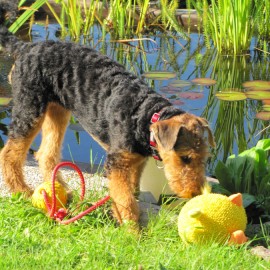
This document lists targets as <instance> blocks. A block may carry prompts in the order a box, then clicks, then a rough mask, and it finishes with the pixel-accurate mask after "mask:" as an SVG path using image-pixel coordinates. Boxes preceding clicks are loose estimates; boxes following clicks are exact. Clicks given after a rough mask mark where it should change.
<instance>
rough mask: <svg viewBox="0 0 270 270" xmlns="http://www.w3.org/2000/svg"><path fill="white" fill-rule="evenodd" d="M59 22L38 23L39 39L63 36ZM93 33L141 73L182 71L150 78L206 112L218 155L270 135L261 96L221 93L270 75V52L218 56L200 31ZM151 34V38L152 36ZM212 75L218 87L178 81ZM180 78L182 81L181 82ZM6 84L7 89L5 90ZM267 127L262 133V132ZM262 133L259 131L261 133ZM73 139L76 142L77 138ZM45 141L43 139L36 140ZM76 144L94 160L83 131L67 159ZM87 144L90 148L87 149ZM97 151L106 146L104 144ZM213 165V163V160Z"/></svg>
mask: <svg viewBox="0 0 270 270" xmlns="http://www.w3.org/2000/svg"><path fill="white" fill-rule="evenodd" d="M57 31H58V28H57V25H50V27H48V30H47V31H46V30H44V28H43V27H42V26H40V25H35V26H34V28H33V36H32V39H33V42H36V41H39V40H44V39H58V38H57ZM91 31H92V32H91V36H90V37H89V38H88V39H87V40H85V39H83V38H82V40H81V43H86V44H87V45H90V46H92V47H95V48H96V49H98V50H100V51H101V52H103V53H104V54H107V55H109V56H110V57H112V58H114V59H115V60H117V61H118V62H120V63H122V64H123V65H125V66H126V67H127V69H128V70H129V71H131V72H133V73H135V74H137V75H138V76H141V75H142V74H143V73H144V72H147V71H152V70H159V71H171V72H175V73H176V78H174V79H169V80H151V79H149V80H147V79H145V80H147V81H148V82H149V85H150V86H152V87H154V88H155V89H156V91H158V92H159V93H160V94H161V95H163V96H165V97H166V98H168V99H170V100H171V101H172V103H174V104H175V106H179V107H181V108H183V109H184V110H187V111H189V112H191V113H194V114H196V115H198V116H203V117H205V118H206V119H207V120H208V121H209V122H210V123H211V127H212V129H213V132H214V135H215V138H216V142H217V148H216V150H215V151H213V159H212V161H215V160H217V159H221V160H223V161H225V160H226V158H227V156H228V155H230V154H232V153H235V154H237V153H238V152H241V151H243V150H245V149H246V148H247V147H251V146H254V145H255V144H256V142H257V141H258V140H259V139H261V138H265V137H268V136H269V130H268V129H265V128H266V127H267V126H268V121H267V122H266V121H261V120H258V119H256V118H255V115H256V113H257V112H258V111H259V110H260V108H261V101H256V100H250V99H247V100H244V101H237V102H228V101H221V100H219V99H217V98H216V97H215V94H216V93H217V92H219V91H222V90H224V89H243V86H242V84H243V82H245V81H249V80H270V78H269V77H270V72H269V58H270V57H269V56H268V58H267V57H265V56H264V57H263V56H262V55H261V54H258V53H254V54H253V55H250V56H248V57H247V56H245V57H240V56H236V57H224V56H218V55H217V54H216V53H215V52H213V51H207V50H206V48H205V46H204V43H203V39H202V37H201V36H200V35H198V34H191V42H190V43H188V42H186V41H184V40H177V39H175V38H173V37H171V36H169V35H164V34H162V33H157V35H156V36H151V37H147V39H141V40H140V39H139V40H135V41H126V42H121V43H118V42H114V41H113V42H110V41H111V40H110V36H109V35H107V36H106V37H105V40H102V33H101V31H100V30H99V29H98V28H96V27H94V28H93V29H92V30H91ZM150 38H151V39H150ZM11 62H12V61H10V59H9V58H7V57H6V56H2V57H0V94H1V95H2V94H3V95H10V86H9V84H8V83H7V74H8V71H9V69H10V67H11V64H12V63H11ZM201 77H206V78H211V79H214V80H216V81H217V83H216V84H215V85H213V86H199V85H197V84H190V85H189V84H187V85H184V86H180V87H172V85H174V86H175V84H174V83H173V82H174V81H175V80H177V81H178V80H184V81H188V82H190V81H191V80H192V79H195V78H201ZM177 83H178V82H177ZM2 89H3V91H2ZM1 117H2V118H1V119H0V129H1V130H2V134H3V133H6V124H7V123H8V113H7V112H6V110H5V115H3V116H1ZM262 130H264V131H263V132H261V133H260V131H262ZM74 132H76V134H77V135H78V134H79V135H80V140H79V141H80V144H81V145H83V147H81V145H78V146H77V147H76V146H74V144H73V143H74V142H76V138H77V140H78V136H77V135H76V136H75V135H74ZM257 134H259V135H257ZM72 140H73V141H72ZM35 144H36V146H37V145H38V144H39V139H37V140H36V142H35ZM71 144H73V146H74V148H73V149H71V152H72V153H73V154H74V155H75V158H74V159H75V160H78V161H83V162H89V150H88V149H90V148H91V147H92V148H93V145H95V143H94V142H93V140H91V138H90V137H89V136H88V135H87V136H86V135H85V132H82V131H79V130H77V131H74V129H73V131H69V135H67V137H66V139H65V142H64V158H65V159H70V150H66V149H67V148H68V147H69V146H70V145H71ZM86 149H87V150H86ZM94 151H97V152H101V153H102V155H104V151H102V150H101V148H99V147H98V146H97V147H96V148H94ZM210 164H211V165H210ZM213 164H214V162H209V171H210V172H211V171H212V169H213Z"/></svg>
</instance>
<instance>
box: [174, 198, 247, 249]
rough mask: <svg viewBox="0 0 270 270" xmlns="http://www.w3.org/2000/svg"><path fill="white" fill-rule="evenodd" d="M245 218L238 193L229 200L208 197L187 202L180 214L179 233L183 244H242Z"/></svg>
mask: <svg viewBox="0 0 270 270" xmlns="http://www.w3.org/2000/svg"><path fill="white" fill-rule="evenodd" d="M246 225H247V216H246V212H245V209H244V207H243V204H242V195H241V194H240V193H238V194H234V195H231V196H229V197H227V196H224V195H221V194H214V193H208V194H203V195H200V196H197V197H194V198H193V199H191V200H190V201H188V202H187V203H186V204H185V205H184V206H183V208H182V209H181V212H180V214H179V218H178V231H179V235H180V237H181V238H182V240H183V241H184V242H185V243H194V244H205V243H209V242H215V243H220V244H224V243H226V242H227V241H228V242H229V243H231V244H242V243H244V242H246V241H247V237H246V236H245V234H244V231H245V229H246Z"/></svg>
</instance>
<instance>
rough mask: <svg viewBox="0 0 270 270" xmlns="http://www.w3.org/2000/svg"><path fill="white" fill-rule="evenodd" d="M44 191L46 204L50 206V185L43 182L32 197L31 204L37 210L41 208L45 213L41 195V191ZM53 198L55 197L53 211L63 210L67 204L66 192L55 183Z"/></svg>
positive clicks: (47, 182) (48, 182)
mask: <svg viewBox="0 0 270 270" xmlns="http://www.w3.org/2000/svg"><path fill="white" fill-rule="evenodd" d="M43 190H45V191H46V193H47V197H48V202H49V203H50V205H51V204H52V183H51V181H45V182H43V183H42V184H41V185H39V186H38V187H37V188H36V189H35V191H34V193H33V195H32V204H33V206H35V207H37V208H41V209H43V210H45V211H47V208H46V204H45V200H44V196H43V194H42V191H43ZM55 196H56V204H55V205H56V206H55V210H56V211H57V210H59V209H60V208H63V206H65V205H66V204H67V192H66V190H65V188H64V187H63V186H62V185H61V184H60V183H59V182H57V181H56V182H55Z"/></svg>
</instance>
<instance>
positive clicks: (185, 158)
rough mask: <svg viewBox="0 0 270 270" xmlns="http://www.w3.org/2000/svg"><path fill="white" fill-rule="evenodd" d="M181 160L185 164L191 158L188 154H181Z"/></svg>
mask: <svg viewBox="0 0 270 270" xmlns="http://www.w3.org/2000/svg"><path fill="white" fill-rule="evenodd" d="M181 160H182V161H183V162H184V163H185V164H189V163H190V162H191V158H190V157H189V156H182V157H181Z"/></svg>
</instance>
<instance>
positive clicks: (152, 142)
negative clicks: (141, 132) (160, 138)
mask: <svg viewBox="0 0 270 270" xmlns="http://www.w3.org/2000/svg"><path fill="white" fill-rule="evenodd" d="M160 115H161V112H158V113H154V114H153V115H152V117H151V124H154V123H156V122H157V121H159V119H160ZM150 148H151V151H152V157H153V158H154V159H155V160H160V161H162V159H161V157H160V156H159V153H158V151H157V142H156V140H155V137H154V133H153V131H152V130H150Z"/></svg>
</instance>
